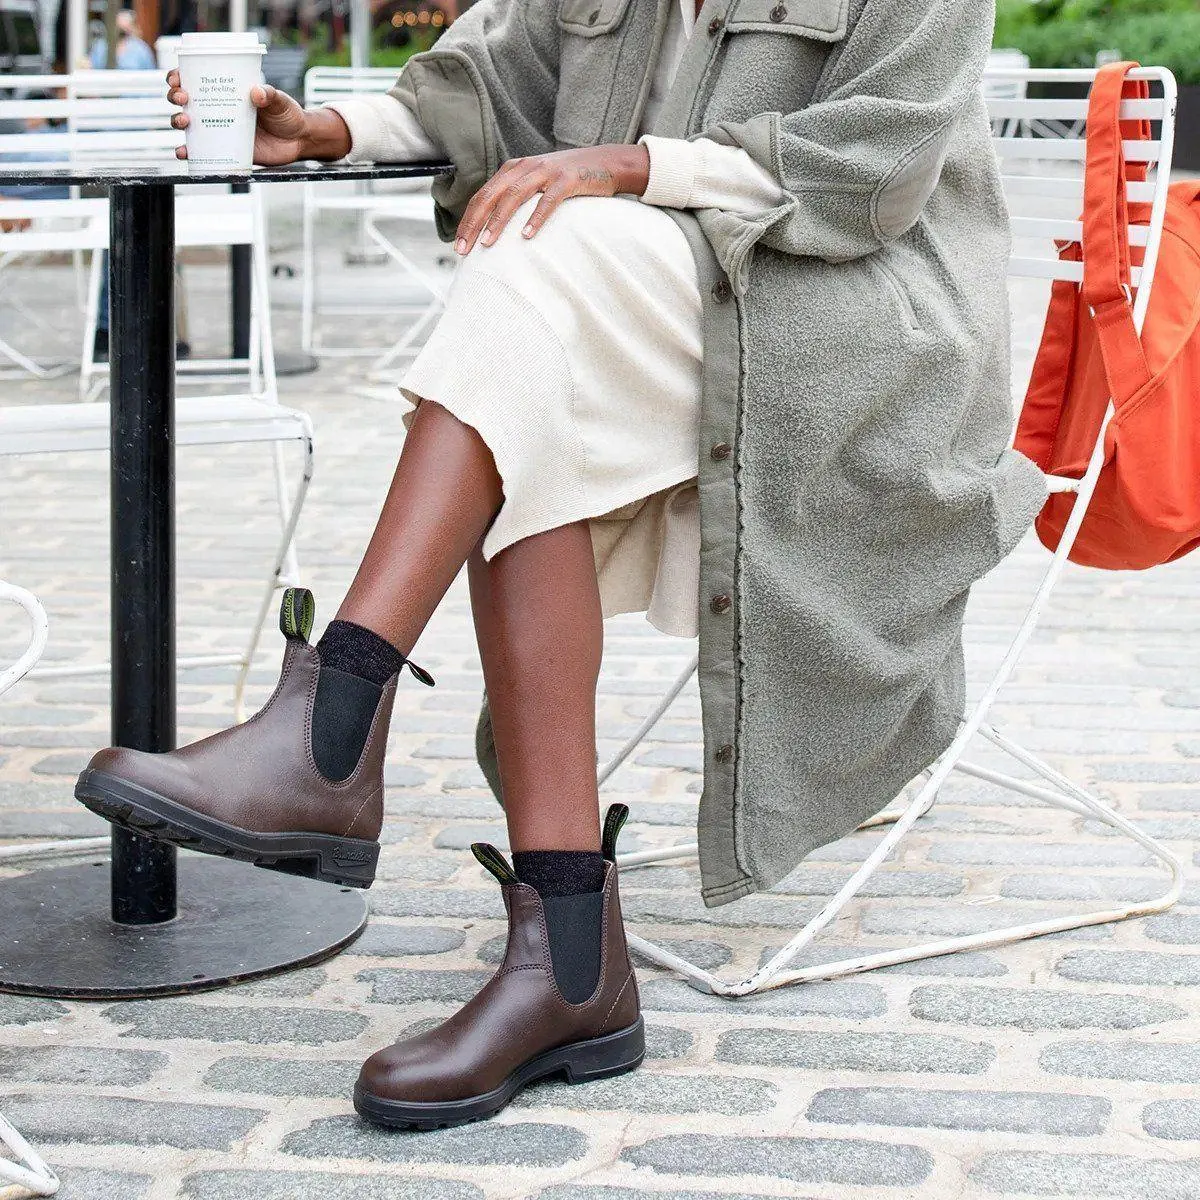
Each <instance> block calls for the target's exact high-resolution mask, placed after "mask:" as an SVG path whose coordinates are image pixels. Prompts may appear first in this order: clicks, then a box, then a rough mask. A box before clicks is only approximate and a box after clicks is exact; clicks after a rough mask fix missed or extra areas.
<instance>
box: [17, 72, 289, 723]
mask: <svg viewBox="0 0 1200 1200" xmlns="http://www.w3.org/2000/svg"><path fill="white" fill-rule="evenodd" d="M85 74H101V75H105V78H104V80H102V81H101V82H100V83H97V84H95V85H94V86H96V87H109V88H115V89H123V88H125V87H126V86H128V85H127V82H126V77H127V76H137V75H138V74H140V73H137V72H110V73H102V72H101V73H85ZM151 74H153V75H154V78H155V81H156V82H155V83H154V87H155V88H156V92H155V94H154V95H153V96H147V95H145V94H138V95H133V96H126V95H118V96H115V97H105V96H101V97H100V98H98V99H97V98H94V97H91V98H88V99H87V100H86V101H84V100H78V101H73V100H72V99H71V98H70V96H68V98H67V99H65V100H10V101H0V115H3V116H10V117H12V116H17V117H19V116H21V115H23V114H24V115H33V116H56V117H62V116H65V117H69V118H70V120H73V121H76V122H78V123H80V124H82V125H85V126H87V127H86V128H74V127H72V126H69V127H68V130H67V132H65V133H55V134H40V133H25V134H6V135H0V155H3V154H4V153H5V152H17V153H22V154H24V153H31V154H35V155H36V154H43V153H44V154H45V155H46V156H47V161H55V162H57V161H61V157H60V156H62V155H63V154H64V153H68V154H69V155H70V156H71V157H74V158H78V157H81V156H82V157H87V156H89V155H94V154H99V155H101V156H104V155H108V156H111V155H112V154H114V153H115V152H116V151H118V150H119V151H120V152H121V154H122V155H125V156H130V155H132V156H135V157H136V156H142V155H144V156H146V157H148V158H151V159H153V158H162V157H164V156H165V155H167V154H171V153H173V150H174V147H175V146H176V145H177V144H179V142H180V137H181V135H180V134H179V133H178V132H177V131H174V130H171V129H170V128H169V126H168V127H166V128H162V129H160V128H157V127H151V128H147V127H146V122H147V121H148V122H150V123H151V125H152V126H153V122H155V121H159V120H162V119H163V118H164V113H165V112H166V111H167V106H166V100H165V97H163V96H162V95H161V92H162V82H161V80H160V79H158V78H157V73H151ZM146 82H147V85H148V84H149V80H147V81H146ZM50 86H57V87H59V88H66V89H67V90H68V91H69V90H70V89H71V88H81V87H83V85H82V84H80V83H78V82H77V81H76V80H75V77H73V76H66V77H63V76H40V77H24V78H22V79H20V80H15V79H12V78H10V79H5V80H3V81H0V88H2V89H11V90H19V89H25V90H29V89H32V88H34V87H50ZM88 86H89V87H90V86H93V85H91V84H90V83H89V85H88ZM10 110H11V111H10ZM60 110H61V111H60ZM139 113H141V114H142V116H141V117H140V118H139V115H138V114H139ZM139 121H140V122H141V126H142V127H140V128H138V127H137V125H138V124H139ZM118 126H119V127H118ZM177 209H178V211H179V212H180V213H181V214H182V215H183V218H184V219H183V220H182V221H181V222H180V223H179V226H178V231H177V232H178V235H179V236H178V238H177V240H178V242H179V243H181V244H184V245H188V244H203V245H212V244H220V245H233V244H249V245H250V246H251V247H252V255H251V338H250V342H251V357H250V359H249V361H248V362H247V363H246V364H245V365H246V367H247V369H248V373H249V384H250V389H251V390H250V393H249V394H248V395H247V394H239V395H234V396H220V397H213V396H200V397H187V398H181V399H180V400H179V402H178V404H177V407H176V424H177V430H176V434H177V441H178V444H179V445H215V444H226V443H242V442H247V443H248V442H265V443H268V444H269V445H270V446H271V452H272V465H273V469H274V473H275V495H276V500H277V503H278V506H279V513H280V522H281V527H282V533H281V540H280V542H279V544H278V547H277V551H276V553H275V555H274V557H273V559H272V562H271V568H270V573H269V575H268V578H267V582H266V587H265V589H264V596H263V599H262V601H261V602H260V604H259V613H258V619H257V621H256V624H255V626H254V628H253V630H252V632H251V635H250V638H249V642H248V645H247V647H246V649H245V650H244V651H243V652H242V653H240V654H221V655H201V656H190V657H184V658H182V659H180V661H179V666H180V667H181V668H186V667H200V666H218V665H220V666H235V667H237V668H238V672H237V677H236V681H235V691H234V703H235V710H236V713H237V715H238V716H239V717H240V716H241V715H242V708H243V694H244V690H245V684H246V679H247V676H248V674H249V670H250V666H251V664H252V662H253V658H254V654H255V651H256V650H257V647H258V642H259V640H260V638H261V636H262V629H263V627H264V625H265V623H266V621H267V619H268V618H269V614H270V609H271V601H272V599H273V596H274V592H275V590H276V588H277V587H279V586H280V585H281V583H282V582H283V580H284V578H285V577H286V578H288V579H293V580H294V578H295V577H296V575H297V574H298V567H297V565H296V561H295V552H294V542H295V531H296V527H297V523H298V521H299V516H300V511H301V509H302V507H303V504H304V501H305V498H306V497H307V494H308V487H309V483H310V482H311V479H312V469H313V433H312V425H311V422H310V421H309V418H308V417H307V416H306V415H305V414H303V413H300V412H297V411H295V410H293V409H289V408H285V407H283V406H282V405H280V403H279V391H278V384H277V380H276V373H275V355H274V343H273V339H272V334H271V318H270V307H269V289H270V279H269V269H268V262H267V249H266V248H267V234H266V223H265V222H266V218H265V214H264V210H263V203H262V195H261V191H260V189H258V188H251V190H250V191H249V193H247V194H244V195H233V194H219V195H205V196H187V197H181V198H180V199H179V200H178V202H177ZM6 212H8V213H10V214H11V215H14V216H17V215H20V216H24V215H29V216H31V217H33V218H35V219H38V220H37V223H36V225H35V227H34V228H31V229H29V230H25V231H22V232H19V233H14V234H5V235H0V245H2V244H4V242H3V239H8V241H9V242H11V243H12V244H13V245H14V246H15V247H16V248H18V249H26V250H34V249H39V248H43V247H45V246H53V247H57V248H60V249H62V248H66V246H67V243H68V240H69V243H70V246H71V247H72V248H75V249H86V250H91V251H92V252H93V257H92V270H91V280H90V288H89V292H90V300H89V304H90V317H91V322H92V325H91V326H90V327H89V332H90V328H91V327H94V320H95V315H96V306H97V298H98V294H99V284H100V275H99V272H100V256H99V255H98V254H96V253H95V251H97V250H99V249H102V248H103V247H105V246H107V241H108V220H107V212H108V207H107V201H105V200H103V199H65V200H38V199H29V200H18V201H13V202H12V203H11V204H9V205H8V206H7V208H6ZM69 215H74V216H75V217H77V218H79V219H81V220H82V223H81V224H79V225H77V226H75V227H73V228H71V229H70V230H67V231H65V232H63V231H60V230H53V229H51V230H47V229H46V228H44V222H43V221H42V220H41V218H52V217H62V216H69ZM84 351H85V353H84V357H85V361H86V360H87V359H90V354H91V346H90V340H88V339H87V335H86V334H85V347H84ZM203 365H205V364H201V366H203ZM81 379H82V386H83V387H84V389H85V391H86V384H87V377H86V369H85V371H84V372H82V373H81ZM108 436H109V435H108V406H107V405H104V404H98V403H83V404H75V405H61V404H59V405H37V406H17V407H7V408H0V456H3V455H8V454H35V453H46V452H58V451H64V450H104V449H107V447H108ZM285 441H299V442H300V443H301V445H302V447H303V465H302V471H301V478H300V481H299V484H298V486H297V488H296V491H295V496H294V498H289V495H288V493H289V490H290V489H289V486H288V481H287V475H286V471H285V465H284V462H283V454H282V443H283V442H285ZM108 669H109V668H108V664H107V663H96V664H87V665H71V666H54V667H46V668H42V669H40V670H38V671H37V672H35V673H36V674H37V675H38V676H40V677H62V676H70V675H88V674H98V673H104V672H107V671H108Z"/></svg>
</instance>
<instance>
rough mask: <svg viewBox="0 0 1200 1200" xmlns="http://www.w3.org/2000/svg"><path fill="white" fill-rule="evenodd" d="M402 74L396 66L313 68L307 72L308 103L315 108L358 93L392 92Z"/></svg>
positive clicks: (305, 74)
mask: <svg viewBox="0 0 1200 1200" xmlns="http://www.w3.org/2000/svg"><path fill="white" fill-rule="evenodd" d="M398 75H399V72H398V71H397V70H396V69H395V68H394V67H357V68H355V67H310V68H309V69H308V70H307V71H305V73H304V103H305V106H307V107H311V106H312V105H316V104H328V103H329V102H330V101H331V100H344V99H345V98H346V97H347V96H352V95H354V94H355V93H359V94H361V93H371V94H379V93H382V92H390V91H391V90H392V88H393V87H394V86H395V84H396V79H397V77H398Z"/></svg>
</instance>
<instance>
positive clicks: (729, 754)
mask: <svg viewBox="0 0 1200 1200" xmlns="http://www.w3.org/2000/svg"><path fill="white" fill-rule="evenodd" d="M714 757H715V758H716V760H717V762H719V763H722V764H724V763H731V762H733V747H732V746H720V747H718V749H717V753H716V754H715V755H714Z"/></svg>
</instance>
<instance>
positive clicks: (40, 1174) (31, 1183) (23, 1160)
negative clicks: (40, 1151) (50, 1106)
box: [0, 1116, 59, 1196]
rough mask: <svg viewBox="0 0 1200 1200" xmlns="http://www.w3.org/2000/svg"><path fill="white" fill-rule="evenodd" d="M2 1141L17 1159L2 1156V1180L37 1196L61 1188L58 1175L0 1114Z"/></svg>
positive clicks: (49, 1193) (51, 1192) (0, 1138)
mask: <svg viewBox="0 0 1200 1200" xmlns="http://www.w3.org/2000/svg"><path fill="white" fill-rule="evenodd" d="M0 1142H3V1143H4V1144H5V1145H6V1146H7V1147H8V1148H9V1149H10V1150H11V1151H12V1152H13V1154H15V1155H16V1161H13V1160H12V1159H8V1158H0V1180H7V1181H8V1182H9V1183H12V1184H16V1186H17V1187H23V1188H25V1189H26V1190H27V1191H30V1192H32V1193H33V1194H34V1195H35V1196H53V1195H54V1194H55V1193H56V1192H57V1191H58V1188H59V1182H58V1176H57V1175H55V1174H54V1172H53V1171H52V1170H50V1168H49V1167H48V1166H47V1165H46V1164H45V1163H44V1162H43V1161H42V1159H41V1158H40V1157H39V1156H38V1155H37V1153H36V1152H35V1151H34V1149H33V1147H32V1146H31V1145H30V1144H29V1143H28V1142H27V1141H26V1140H25V1139H24V1138H23V1137H22V1136H21V1135H20V1134H19V1133H18V1132H17V1131H16V1129H14V1128H13V1126H12V1125H10V1124H9V1123H8V1122H7V1121H6V1120H5V1119H4V1118H3V1117H2V1116H0Z"/></svg>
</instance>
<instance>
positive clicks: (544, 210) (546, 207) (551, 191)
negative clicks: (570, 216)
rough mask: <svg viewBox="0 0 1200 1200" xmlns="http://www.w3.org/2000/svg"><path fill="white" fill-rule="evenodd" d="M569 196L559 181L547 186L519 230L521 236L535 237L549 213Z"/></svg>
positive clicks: (547, 218) (548, 217)
mask: <svg viewBox="0 0 1200 1200" xmlns="http://www.w3.org/2000/svg"><path fill="white" fill-rule="evenodd" d="M569 196H570V192H569V191H568V190H567V189H566V188H565V187H563V186H562V184H561V183H555V184H553V185H552V186H550V187H548V188H547V189H546V190H545V191H544V192H543V193H542V198H541V199H540V200H539V201H538V202H537V207H536V208H535V209H534V210H533V212H532V213H530V214H529V220H528V221H527V222H526V224H525V228H524V229H522V230H521V236H522V237H525V238H531V237H537V235H538V233H539V232H540V231H541V228H542V226H543V225H545V223H546V222H547V221H548V220H549V219H550V214H551V213H553V212H554V210H555V209H556V208H558V206H559V205H560V204H562V202H563V201H564V200H566V199H567V198H568V197H569Z"/></svg>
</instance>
